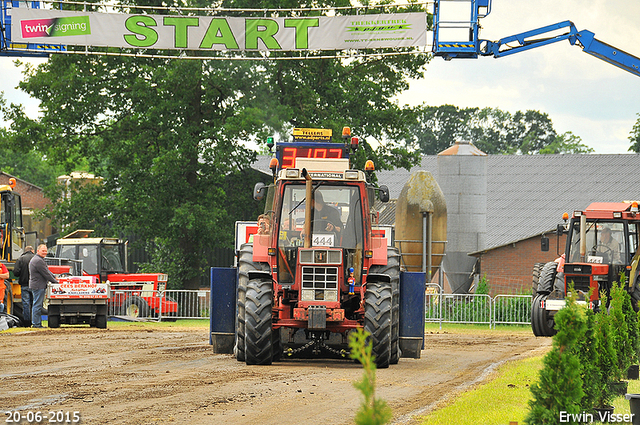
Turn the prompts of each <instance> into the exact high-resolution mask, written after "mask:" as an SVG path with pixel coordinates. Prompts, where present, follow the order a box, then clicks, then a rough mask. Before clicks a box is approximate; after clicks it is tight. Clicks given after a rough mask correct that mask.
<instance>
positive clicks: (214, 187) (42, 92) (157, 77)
mask: <svg viewBox="0 0 640 425" xmlns="http://www.w3.org/2000/svg"><path fill="white" fill-rule="evenodd" d="M200 3H201V2H199V1H196V0H194V1H190V2H187V3H184V4H182V3H181V4H180V6H194V5H196V6H197V5H200V6H203V5H204V4H200ZM131 4H132V5H133V6H135V5H136V4H138V3H137V2H136V1H133V2H131ZM348 4H349V3H348V2H345V1H343V0H337V1H326V2H320V3H317V2H314V3H313V4H304V3H299V2H295V3H294V2H291V1H288V0H282V1H279V0H276V1H271V0H269V1H264V2H258V3H256V2H246V1H244V0H239V1H235V0H231V1H224V2H222V4H221V5H223V6H224V7H243V6H250V7H251V8H260V7H265V8H276V7H286V8H291V7H305V6H311V5H313V6H314V7H322V6H332V5H335V6H338V5H342V6H344V5H348ZM370 6H371V7H370V8H369V9H368V10H367V11H366V13H375V12H380V10H376V6H377V3H375V2H371V4H370ZM421 7H422V6H420V5H411V6H409V8H410V9H411V10H415V9H419V8H421ZM398 11H400V10H398ZM338 13H342V12H340V11H339V12H338ZM344 13H352V11H347V12H344ZM371 53H376V51H371ZM377 53H379V51H377ZM220 54H222V53H220ZM252 54H253V53H251V52H249V53H246V55H248V56H251V55H252ZM322 54H323V55H324V56H326V55H331V54H332V53H327V52H323V53H322ZM212 55H218V53H212ZM273 55H274V56H278V55H283V56H299V55H303V53H299V52H288V53H284V52H282V53H276V52H274V53H273ZM304 55H307V53H304ZM311 55H313V53H311ZM428 60H429V55H427V54H424V53H417V54H412V55H398V56H385V57H381V56H368V57H364V56H363V57H357V58H352V59H350V60H342V59H338V58H335V59H333V58H332V59H314V60H305V61H297V60H287V61H246V60H212V61H182V60H179V59H175V60H171V59H161V58H140V57H136V58H131V57H117V56H81V55H69V56H64V55H56V56H53V57H51V58H50V60H49V61H48V62H46V63H43V64H41V65H39V66H38V67H33V66H28V65H27V66H26V71H25V80H24V81H23V82H22V83H21V84H20V88H21V89H22V90H23V91H25V92H26V93H28V94H30V95H31V96H32V97H34V98H36V99H38V100H40V102H41V103H40V108H41V113H42V114H41V117H39V118H36V119H32V118H30V117H28V116H27V115H26V114H25V113H24V111H23V110H22V109H21V108H20V107H18V106H15V105H11V106H10V107H8V108H5V119H6V120H7V121H10V122H11V129H10V130H11V131H10V132H9V134H8V136H9V137H10V140H11V142H12V144H13V146H15V148H16V149H17V150H18V151H22V152H35V153H36V154H37V155H38V157H39V158H44V157H46V158H47V160H48V161H51V162H52V163H55V164H59V166H60V167H61V170H62V171H63V172H65V173H68V172H71V171H77V170H78V169H79V167H80V168H81V169H82V170H84V171H87V172H90V173H92V174H95V175H96V176H98V177H100V178H101V179H102V180H101V181H100V183H99V184H96V185H89V186H80V185H78V186H76V187H74V188H73V196H72V197H71V198H68V197H64V196H62V193H61V192H60V191H59V190H56V189H55V188H51V189H50V191H49V192H48V193H49V195H50V196H51V199H52V200H53V201H54V208H53V210H52V212H51V214H50V216H51V218H52V221H53V222H54V224H55V225H57V226H58V227H62V226H67V227H68V228H69V229H70V230H73V229H74V228H79V227H90V228H94V229H96V232H97V233H96V234H100V235H102V236H124V235H129V234H135V235H137V236H138V237H139V238H141V240H143V241H144V242H143V243H145V244H146V245H148V246H152V247H153V251H152V253H153V255H154V258H153V260H152V261H151V264H149V265H147V266H144V265H143V268H145V267H146V268H147V269H148V268H152V269H156V271H170V272H169V282H170V284H171V287H173V288H187V289H195V288H197V287H198V285H199V277H200V276H201V275H202V274H203V273H204V270H205V268H206V266H207V264H206V260H205V258H206V255H204V254H205V253H206V252H208V251H210V250H211V249H212V247H213V246H214V245H222V246H226V247H232V245H233V239H234V236H235V235H234V228H233V223H234V221H236V220H241V219H248V218H251V219H255V217H256V216H257V212H258V211H260V210H261V209H262V208H263V205H260V204H257V203H254V201H253V200H251V199H249V197H250V194H251V188H250V187H249V188H247V186H250V185H249V184H248V179H247V178H246V174H244V171H243V170H245V169H247V168H248V167H249V165H250V164H251V163H252V162H253V161H254V160H255V152H254V151H252V150H251V149H249V148H248V141H252V140H253V141H258V142H259V144H260V145H261V144H262V143H263V141H264V140H265V139H266V136H267V135H273V134H281V135H285V134H286V137H287V138H288V137H289V134H290V130H291V129H292V128H293V127H323V128H330V129H333V131H334V134H336V135H338V136H337V137H339V135H340V131H341V129H342V127H343V126H350V127H352V129H353V132H354V135H357V136H359V137H360V140H361V149H360V151H359V152H358V153H357V154H356V155H355V157H354V162H355V165H356V166H358V167H362V166H363V165H364V161H365V160H366V159H374V161H375V162H376V166H377V169H388V168H395V167H405V168H410V167H411V166H413V165H415V164H416V163H417V162H418V161H419V159H420V156H419V153H418V152H415V151H414V150H411V149H407V148H406V147H405V146H403V145H400V144H399V143H396V142H389V140H401V139H402V137H404V136H405V135H406V134H407V132H408V126H409V124H411V123H412V122H414V121H415V118H414V112H413V110H412V109H411V108H409V107H400V106H398V104H397V103H396V102H394V101H393V100H392V99H393V97H394V96H395V95H397V94H399V93H400V92H401V91H403V90H406V89H407V88H408V79H409V78H419V77H421V76H422V75H423V72H424V65H425V64H426V63H427V61H428ZM5 138H6V137H5ZM376 146H377V147H376ZM1 166H2V163H0V167H1ZM28 180H30V179H28ZM254 206H255V208H254ZM158 269H159V270H158Z"/></svg>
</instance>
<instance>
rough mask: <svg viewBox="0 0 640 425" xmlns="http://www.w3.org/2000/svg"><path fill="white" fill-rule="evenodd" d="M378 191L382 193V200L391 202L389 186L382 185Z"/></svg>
mask: <svg viewBox="0 0 640 425" xmlns="http://www.w3.org/2000/svg"><path fill="white" fill-rule="evenodd" d="M378 192H379V193H380V202H389V188H388V187H387V186H385V185H382V186H380V187H379V188H378Z"/></svg>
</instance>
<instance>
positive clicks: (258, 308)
mask: <svg viewBox="0 0 640 425" xmlns="http://www.w3.org/2000/svg"><path fill="white" fill-rule="evenodd" d="M244 308H245V310H244V314H245V353H244V354H245V359H246V362H247V364H248V365H270V364H271V363H272V361H273V335H272V328H271V313H272V309H273V287H272V285H271V280H270V279H269V280H267V279H251V280H250V281H249V282H248V283H247V293H246V299H245V306H244Z"/></svg>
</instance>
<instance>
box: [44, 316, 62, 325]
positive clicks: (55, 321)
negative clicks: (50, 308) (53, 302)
mask: <svg viewBox="0 0 640 425" xmlns="http://www.w3.org/2000/svg"><path fill="white" fill-rule="evenodd" d="M47 322H48V323H49V327H50V328H59V327H60V315H58V314H49V316H48V317H47Z"/></svg>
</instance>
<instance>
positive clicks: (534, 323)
mask: <svg viewBox="0 0 640 425" xmlns="http://www.w3.org/2000/svg"><path fill="white" fill-rule="evenodd" d="M546 299H547V295H538V296H536V297H535V298H534V300H533V303H532V304H531V327H532V329H533V334H534V335H535V336H554V335H555V334H556V330H555V329H554V325H555V324H554V321H553V316H551V315H550V314H549V312H548V311H547V310H545V309H544V308H542V301H544V300H546Z"/></svg>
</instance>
